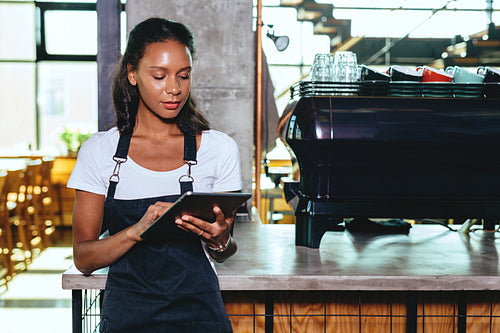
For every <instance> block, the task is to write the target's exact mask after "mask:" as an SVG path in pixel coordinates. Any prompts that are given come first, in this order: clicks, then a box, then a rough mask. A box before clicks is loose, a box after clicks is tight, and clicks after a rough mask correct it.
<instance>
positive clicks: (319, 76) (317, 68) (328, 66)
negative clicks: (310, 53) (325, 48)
mask: <svg viewBox="0 0 500 333" xmlns="http://www.w3.org/2000/svg"><path fill="white" fill-rule="evenodd" d="M333 78H334V76H333V55H332V54H331V53H318V54H316V55H315V56H314V62H313V64H312V68H311V81H333Z"/></svg>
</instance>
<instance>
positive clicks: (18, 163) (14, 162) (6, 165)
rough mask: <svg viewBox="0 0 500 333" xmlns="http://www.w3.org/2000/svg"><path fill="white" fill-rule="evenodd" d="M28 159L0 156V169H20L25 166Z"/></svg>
mask: <svg viewBox="0 0 500 333" xmlns="http://www.w3.org/2000/svg"><path fill="white" fill-rule="evenodd" d="M29 161H30V159H29V158H17V157H12V158H11V157H0V170H6V171H13V170H22V169H25V168H26V165H27V164H28V162H29Z"/></svg>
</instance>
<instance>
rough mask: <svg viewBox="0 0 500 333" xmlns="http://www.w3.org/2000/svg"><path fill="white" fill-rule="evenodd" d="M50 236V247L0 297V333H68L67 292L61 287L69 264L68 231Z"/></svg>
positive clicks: (69, 317) (69, 233) (69, 297)
mask: <svg viewBox="0 0 500 333" xmlns="http://www.w3.org/2000/svg"><path fill="white" fill-rule="evenodd" d="M52 236H53V239H52V246H51V247H49V248H48V249H46V250H45V251H43V252H42V253H41V254H40V255H39V256H38V257H37V258H35V260H34V261H33V263H32V264H31V265H30V266H29V269H28V270H27V271H25V272H23V273H20V274H19V275H17V276H16V277H14V279H13V280H12V281H11V282H10V283H9V286H8V290H7V291H4V292H2V294H0V331H1V332H2V333H31V332H36V333H49V332H50V333H69V332H71V291H70V290H63V289H62V287H61V274H62V273H63V272H64V271H65V270H66V269H67V268H68V267H69V266H70V265H71V264H72V249H71V231H70V230H62V231H61V230H60V231H58V232H56V233H55V234H53V235H52Z"/></svg>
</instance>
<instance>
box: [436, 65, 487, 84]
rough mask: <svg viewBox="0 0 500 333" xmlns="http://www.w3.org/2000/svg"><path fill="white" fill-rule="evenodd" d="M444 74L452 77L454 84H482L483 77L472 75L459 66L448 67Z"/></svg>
mask: <svg viewBox="0 0 500 333" xmlns="http://www.w3.org/2000/svg"><path fill="white" fill-rule="evenodd" d="M445 72H446V73H448V74H451V75H453V82H455V83H483V81H484V76H483V75H480V74H476V73H473V72H471V71H469V70H467V69H465V68H462V67H459V66H450V67H447V68H446V70H445Z"/></svg>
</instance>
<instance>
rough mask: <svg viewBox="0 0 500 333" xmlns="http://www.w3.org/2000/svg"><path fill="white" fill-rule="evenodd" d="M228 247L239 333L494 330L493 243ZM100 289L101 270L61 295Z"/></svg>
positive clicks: (283, 238) (456, 238)
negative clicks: (249, 332) (349, 329)
mask: <svg viewBox="0 0 500 333" xmlns="http://www.w3.org/2000/svg"><path fill="white" fill-rule="evenodd" d="M234 237H235V239H236V240H237V242H238V247H239V249H238V252H237V254H236V255H235V256H234V257H232V258H231V259H229V260H228V261H226V262H225V263H222V264H216V269H217V272H218V276H219V281H220V287H221V290H222V291H223V296H224V299H225V302H226V308H227V310H228V313H229V314H230V315H231V314H233V315H234V316H233V317H231V320H232V322H233V328H234V329H235V332H238V329H239V328H241V331H245V330H244V329H243V327H253V331H254V332H272V331H273V329H274V331H277V332H281V331H286V332H288V331H289V332H292V331H293V332H301V331H304V332H307V331H309V332H312V331H313V330H311V327H313V328H314V329H316V328H318V329H321V330H323V329H327V328H328V327H332V325H338V324H339V321H340V320H345V318H346V316H347V317H348V318H350V319H352V320H351V321H350V322H348V323H346V322H345V321H344V322H343V323H342V325H344V326H345V325H348V326H349V325H350V326H352V327H353V329H354V327H355V329H356V330H358V328H361V326H362V325H365V326H364V327H365V328H364V329H363V330H362V331H363V332H369V331H370V330H369V329H367V327H369V326H366V325H376V326H379V327H380V325H382V326H383V325H389V326H390V329H391V330H392V332H399V331H401V332H416V330H417V328H419V329H421V327H423V326H425V325H427V326H425V327H426V328H427V329H431V331H432V332H440V331H442V332H449V331H451V330H450V329H453V328H454V329H455V332H465V330H464V329H466V328H467V329H468V330H467V332H470V331H471V330H470V327H469V326H471V325H472V326H471V327H477V329H478V332H484V330H483V331H481V329H483V328H484V327H483V326H481V325H479V324H478V322H479V321H481V322H483V321H484V325H490V327H489V329H492V327H496V328H497V329H498V328H500V322H499V320H498V319H497V318H496V317H497V316H499V314H500V300H499V299H500V297H499V292H498V291H499V289H500V276H499V274H498V273H499V269H500V264H499V260H498V253H499V250H500V240H499V239H498V237H499V236H498V233H491V232H486V231H482V230H478V231H476V232H472V233H469V234H460V233H458V232H453V231H450V230H448V229H447V228H445V227H444V226H440V225H414V226H413V227H412V228H411V229H410V232H409V234H408V235H404V234H393V235H377V234H352V233H350V232H348V231H335V232H327V233H326V234H325V236H324V237H323V238H322V241H321V244H320V247H319V249H311V248H308V247H302V246H295V226H294V225H262V224H260V223H252V222H247V223H238V224H237V225H236V226H235V233H234ZM105 280H106V270H101V271H99V272H96V273H94V274H93V275H92V276H89V277H85V276H82V275H81V274H80V273H79V272H78V271H76V270H75V269H74V268H71V269H69V270H68V271H67V272H65V273H64V274H63V277H62V282H63V288H64V289H73V290H82V289H103V288H104V285H105ZM370 305H371V307H370ZM424 305H425V306H424ZM373 306H375V308H373ZM301 308H302V309H304V308H305V309H307V311H306V312H307V316H308V317H307V316H306V314H301V312H300V311H301V310H300V309H301ZM332 309H337V310H335V311H337V312H336V313H333V312H335V311H334V310H332ZM339 309H341V312H338V311H339ZM342 309H343V310H342ZM363 309H364V310H363ZM367 309H371V310H367ZM488 309H489V310H488ZM495 309H496V310H495ZM311 311H312V313H313V314H314V313H315V311H319V315H316V316H314V315H313V316H312V317H311ZM366 311H368V312H366ZM371 311H375V312H376V315H375V316H373V312H371ZM429 311H432V312H433V313H429ZM477 311H480V312H481V313H482V315H483V316H484V318H483V316H479V315H477ZM495 311H496V312H497V314H495ZM366 313H368V314H369V313H372V316H368V315H366V316H365V314H366ZM471 314H475V316H471ZM318 316H319V317H318ZM364 316H365V317H364ZM299 317H300V318H302V317H304V318H306V317H307V318H309V319H308V320H309V321H307V320H306V321H304V320H299ZM302 319H303V318H302ZM424 319H425V321H424ZM483 319H484V320H483ZM375 321H376V322H375ZM370 322H372V324H369V323H370ZM293 323H295V326H294V325H293ZM335 323H336V324H335ZM433 323H434V324H433ZM297 325H298V326H297ZM304 325H305V326H304ZM311 325H312V326H311ZM429 325H435V326H436V325H437V326H436V327H438V326H439V327H441V328H442V330H436V329H435V328H436V327H434V326H432V327H434V329H433V328H432V327H429ZM495 325H496V326H495ZM301 327H302V328H301ZM237 328H238V329H237ZM259 329H261V330H259ZM314 331H315V330H314ZM387 331H389V330H387ZM493 331H495V330H494V329H493Z"/></svg>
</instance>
